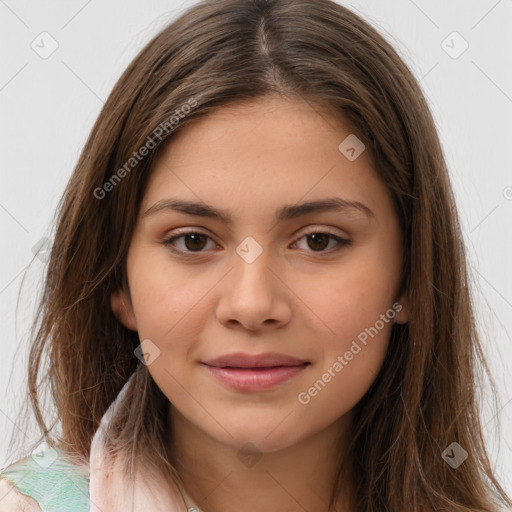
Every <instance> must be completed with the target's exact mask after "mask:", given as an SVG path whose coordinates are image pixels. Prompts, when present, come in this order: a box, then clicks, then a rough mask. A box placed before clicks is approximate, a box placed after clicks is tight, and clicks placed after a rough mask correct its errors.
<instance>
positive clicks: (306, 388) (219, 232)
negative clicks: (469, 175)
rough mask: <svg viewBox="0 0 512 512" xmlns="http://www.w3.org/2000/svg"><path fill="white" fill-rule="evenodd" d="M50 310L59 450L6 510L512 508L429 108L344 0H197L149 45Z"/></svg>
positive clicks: (111, 121) (63, 247)
mask: <svg viewBox="0 0 512 512" xmlns="http://www.w3.org/2000/svg"><path fill="white" fill-rule="evenodd" d="M37 319H38V321H37V323H36V325H35V329H34V337H33V345H32V350H31V354H30V369H29V370H30V373H29V387H30V392H31V393H30V398H31V400H32V405H33V407H34V410H35V413H36V417H37V420H38V422H39V424H40V426H41V428H42V430H43V436H42V437H43V438H44V440H45V441H46V443H47V444H48V449H47V450H46V451H44V452H42V453H40V454H38V455H37V454H35V455H33V456H29V457H26V458H24V459H22V460H20V461H18V462H17V463H16V464H14V465H12V466H11V467H9V468H6V469H5V470H4V471H3V473H2V476H3V480H0V481H1V482H2V489H3V494H4V495H5V496H4V498H3V500H2V501H0V508H1V509H2V511H3V510H9V511H12V510H21V507H23V506H24V507H26V509H27V510H48V511H50V510H59V511H60V512H62V511H64V510H73V511H74V512H76V511H81V510H83V511H87V510H91V511H107V510H108V511H114V512H117V511H126V510H137V511H142V510H144V511H147V510H151V511H164V510H166V511H168V510H180V511H185V510H187V508H188V509H189V510H201V511H203V512H234V511H240V510H244V511H249V512H253V511H262V510H264V511H265V512H277V511H289V512H292V511H299V510H307V511H309V512H326V511H339V512H352V511H364V512H370V511H372V512H377V511H387V512H391V511H393V512H399V511H400V512H403V511H404V510H407V511H410V512H427V511H429V512H430V511H441V510H443V511H458V512H462V511H464V512H469V511H495V510H499V508H500V506H504V505H507V506H510V505H512V502H511V501H510V498H509V497H508V496H507V495H506V493H505V492H504V490H503V489H502V488H501V487H500V484H499V483H498V481H497V479H496V478H495V476H494V475H493V471H492V468H491V465H490V463H489V460H488V457H487V454H486V449H485V446H484V443H483V440H482V427H481V424H480V420H479V410H478V402H477V386H478V383H479V381H478V380H477V371H476V370H477V367H478V366H477V365H478V364H479V363H483V364H484V367H485V368H486V366H485V359H484V358H483V355H482V349H481V345H480V342H479V339H478V336H477V332H476V328H475V322H474V318H473V311H472V304H471V294H470V283H469V282H468V278H467V273H466V261H465V249H464V244H463V240H462V236H461V230H460V225H459V220H458V215H457V211H456V207H455V203H454V198H453V193H452V189H451V185H450V181H449V176H448V172H447V168H446V164H445V161H444V157H443V153H442V150H441V146H440V143H439V139H438V135H437V133H436V129H435V125H434V122H433V120H432V116H431V113H430V111H429V108H428V105H427V102H426V100H425V98H424V96H423V94H422V92H421V89H420V87H419V86H418V83H417V81H416V80H415V78H414V77H413V75H412V74H411V72H410V71H409V69H408V68H407V67H406V65H405V64H404V63H403V62H402V60H401V59H400V58H399V56H398V55H397V53H396V52H395V50H394V49H393V48H392V47H391V46H390V45H389V44H388V43H387V42H386V41H385V40H384V38H383V37H382V36H381V35H379V33H378V32H377V31H376V30H375V29H374V28H372V27H371V26H369V25H368V24H367V23H366V22H365V21H363V20H362V19H361V18H360V17H358V16H356V15H355V14H354V13H352V12H351V11H350V10H348V9H347V8H345V7H342V6H341V5H338V4H336V3H334V2H332V1H330V0H314V1H311V0H308V1H306V0H267V1H265V0H254V1H247V0H211V1H204V2H201V3H198V4H196V5H195V6H194V7H192V8H190V9H189V10H188V11H187V12H186V13H184V14H183V15H182V16H180V17H179V18H178V19H177V20H175V21H174V22H173V23H172V24H170V25H169V26H168V27H166V28H165V29H164V30H163V31H161V32H160V33H159V34H158V35H157V36H156V37H155V38H154V39H153V40H152V41H151V42H150V43H149V44H148V45H147V46H146V47H145V48H144V49H143V50H142V52H141V53H140V54H139V55H138V56H137V57H136V58H135V59H134V61H133V62H132V63H131V64H130V66H129V67H128V69H127V70H126V72H125V73H124V74H123V76H122V77H121V78H120V80H119V81H118V83H117V84H116V86H115V87H114V90H113V91H112V93H111V95H110V97H109V98H108V100H107V102H106V104H105V106H104V108H103V110H102V112H101V114H100V116H99V118H98V120H97V122H96V124H95V126H94V127H93V130H92V133H91V135H90V137H89V139H88V141H87V143H86V145H85V147H84V150H83V152H82V155H81V157H80V160H79V162H78V164H77V166H76V169H75V171H74V173H73V175H72V177H71V180H70V182H69V185H68V187H67V189H66V191H65V194H64V196H63V199H62V202H61V204H60V205H59V216H58V221H57V229H56V235H55V240H54V244H53V248H52V252H51V258H50V261H49V266H48V272H47V275H46V286H45V292H44V295H43V297H42V301H41V304H40V308H39V311H38V317H37ZM45 357H48V359H49V363H50V364H49V366H48V368H45V367H44V364H43V361H44V358H45ZM42 370H46V372H45V374H44V376H45V378H44V379H43V380H42V381H41V379H40V378H39V376H40V374H41V372H42ZM44 386H48V388H47V389H49V390H50V391H51V397H52V399H53V401H54V405H55V410H56V413H57V418H56V421H57V423H58V424H59V426H60V432H58V433H55V432H54V426H55V422H54V425H51V426H50V427H48V426H47V421H46V420H45V418H44V414H43V411H42V406H41V403H42V402H41V393H42V391H44V389H45V388H44ZM30 507H32V508H30Z"/></svg>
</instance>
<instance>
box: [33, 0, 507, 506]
mask: <svg viewBox="0 0 512 512" xmlns="http://www.w3.org/2000/svg"><path fill="white" fill-rule="evenodd" d="M269 94H280V95H283V96H286V97H290V98H293V97H296V98H300V99H301V100H305V101H308V102H309V103H310V104H311V105H313V106H315V107H317V108H318V109H322V108H326V107H327V108H328V109H329V110H330V112H332V113H334V114H335V115H339V116H340V117H341V116H343V117H344V119H346V120H348V121H349V122H350V124H351V126H352V127H353V129H354V132H355V133H357V134H358V136H360V137H361V138H362V139H363V141H364V143H365V145H366V147H367V148H368V150H369V151H370V152H371V155H372V158H373V160H374V162H375V164H376V165H375V170H376V172H378V174H379V176H380V178H381V179H382V180H383V182H384V183H385V184H386V185H387V187H388V188H389V190H390V192H391V194H392V197H393V201H394V205H395V207H396V211H397V214H398V217H399V221H400V225H401V228H402V231H403V235H404V267H403V283H402V284H403V290H405V291H406V294H407V298H408V301H409V305H410V308H409V322H408V323H407V324H403V325H399V324H394V326H393V329H392V332H391V338H390V344H389V349H388V353H387V355H386V360H385V362H384V364H383V366H382V369H381V371H380V373H379V374H378V376H377V377H376V379H375V381H374V383H373V385H372V386H371V388H370V389H369V390H368V392H367V393H366V394H365V396H364V397H363V398H362V399H361V401H360V402H359V403H358V404H357V406H356V408H355V417H354V426H353V427H354V433H353V437H352V442H351V445H350V453H351V454H352V455H353V457H352V459H353V461H354V467H353V468H351V470H352V471H353V472H354V475H355V477H356V478H355V479H356V482H357V499H358V510H360V511H364V512H370V511H372V512H377V511H394V512H403V511H404V510H409V511H411V512H420V511H421V512H424V511H426V510H436V511H439V510H446V511H466V512H467V511H491V510H495V504H496V503H503V504H507V505H512V501H510V499H509V497H508V496H507V495H506V493H505V491H504V490H503V489H502V488H501V486H500V484H499V483H498V481H497V480H496V478H495V476H494V475H493V471H492V468H491V465H490V462H489V459H488V455H487V453H486V448H485V444H484V440H483V436H482V426H481V423H480V416H479V402H478V400H477V391H478V383H479V379H480V378H481V374H482V370H485V372H486V374H487V375H488V377H489V378H490V379H491V381H492V377H491V376H490V373H489V370H488V367H487V365H486V363H485V359H484V356H483V352H482V348H481V344H480V341H479V338H478V333H477V329H476V322H475V318H474V316H473V305H472V299H471V289H470V282H469V279H468V274H467V263H466V259H465V247H464V243H463V238H462V235H461V227H460V224H459V218H458V214H457V211H456V206H455V201H454V197H453V193H452V189H451V184H450V181H449V175H448V171H447V166H446V163H445V159H444V156H443V152H442V148H441V145H440V142H439V139H438V135H437V132H436V127H435V124H434V122H433V119H432V115H431V113H430V110H429V107H428V104H427V101H426V100H425V97H424V95H423V93H422V91H421V89H420V87H419V84H418V82H417V80H416V79H415V77H414V76H413V74H412V73H411V72H410V70H409V69H408V68H407V66H406V65H405V64H404V62H403V61H402V60H401V58H400V57H399V56H398V54H397V52H396V51H395V50H394V49H393V48H392V47H391V45H390V44H389V43H388V42H387V41H386V40H385V39H384V37H383V36H381V35H380V34H379V33H378V32H377V31H376V30H375V29H374V28H373V27H372V26H370V25H369V24H368V23H366V22H365V21H364V20H362V19H361V18H360V17H358V16H357V15H356V14H354V13H353V12H351V11H350V10H349V9H347V8H345V7H343V6H341V5H339V4H337V3H335V2H333V1H331V0H253V1H249V0H207V1H203V2H201V3H198V4H196V5H194V6H193V7H191V8H190V9H188V10H187V11H186V12H184V13H183V14H182V15H181V16H180V17H179V18H178V19H176V20H175V21H173V22H172V23H171V24H169V25H168V26H166V27H165V28H164V29H163V30H162V31H161V32H160V33H159V34H158V35H156V36H155V37H154V38H153V39H152V40H151V41H150V42H149V43H148V44H147V45H146V47H145V48H144V49H143V50H142V51H141V52H140V53H139V55H138V56H137V57H136V58H135V59H134V60H133V61H132V63H131V64H130V65H129V67H128V68H127V69H126V71H125V72H124V74H123V75H122V76H121V78H120V79H119V80H118V82H117V84H116V85H115V87H114V89H113V91H112V93H111V94H110V96H109V98H108V100H107V101H106V103H105V105H104V107H103V109H102V111H101V113H100V115H99V117H98V119H97V121H96V123H95V125H94V127H93V129H92V132H91V134H90V136H89V138H88V140H87V142H86V144H85V147H84V149H83V151H82V154H81V156H80V158H79V161H78V164H77V165H76V168H75V170H74V172H73V175H72V177H71V179H70V181H69V184H68V186H67V188H66V190H65V193H64V195H63V197H62V199H61V202H60V204H59V209H58V217H57V222H56V234H55V238H54V243H53V247H52V250H51V256H50V259H49V262H48V269H47V274H46V276H45V284H44V291H43V294H42V296H41V301H40V304H39V307H38V310H37V316H36V322H35V323H34V326H33V331H32V332H33V337H32V344H31V351H30V357H29V368H28V370H29V393H30V395H29V396H30V401H31V402H30V403H31V405H32V408H33V411H34V413H35V416H36V420H37V422H38V424H39V426H40V428H41V429H42V438H44V439H45V440H46V442H48V444H50V445H55V446H56V445H59V446H60V447H63V448H65V449H66V450H67V451H68V452H69V453H74V454H78V455H79V456H81V457H83V459H84V460H87V459H88V457H89V450H90V444H91V439H92V436H93V434H94V432H95V430H96V429H97V428H98V425H99V422H100V419H101V417H102V415H103V414H104V413H105V411H106V409H107V408H108V406H109V404H110V403H111V402H112V400H113V399H114V398H115V397H116V395H117V394H118V393H119V391H120V389H121V387H122V386H123V384H124V383H125V382H126V381H127V379H128V378H129V377H130V376H131V375H132V374H134V373H135V378H134V380H133V382H134V385H133V386H132V387H131V388H130V390H129V393H128V395H127V398H126V404H127V407H126V410H125V411H124V413H123V417H122V428H120V429H119V432H118V433H117V437H116V439H115V446H117V447H118V448H119V449H121V447H122V448H123V449H127V450H130V451H131V453H132V454H133V455H134V458H135V457H137V456H138V455H139V454H144V458H145V459H146V460H149V461H151V463H152V464H154V465H155V466H157V467H158V468H159V469H161V470H163V471H166V472H168V474H170V475H173V478H179V476H178V475H176V474H175V472H174V470H173V468H172V466H171V464H170V462H169V461H168V460H167V458H166V457H165V456H164V455H163V454H165V453H166V452H165V448H164V446H165V444H164V442H165V436H166V435H169V432H168V425H167V420H166V414H167V407H168V400H167V399H166V397H165V396H164V395H163V393H162V392H161V390H160V389H159V388H158V387H157V386H156V384H155V383H154V381H153V380H152V378H151V376H150V375H149V372H148V371H147V368H146V367H145V366H144V365H142V364H141V363H140V362H139V360H138V359H137V358H136V357H135V356H134V350H135V349H136V348H137V347H138V345H139V339H138V336H137V333H135V332H132V331H130V330H128V329H126V328H125V327H123V326H122V325H121V324H120V323H119V321H118V320H117V319H116V318H115V317H114V315H113V313H112V311H111V307H110V294H111V293H112V292H113V291H114V290H118V289H120V288H121V287H123V286H124V287H127V280H126V273H125V259H126V255H127V251H128V247H129V244H130V239H131V235H132V232H133V230H134V226H135V222H136V219H137V215H138V209H139V206H140V201H141V198H142V196H143V194H144V190H145V186H146V183H147V181H148V176H149V173H150V172H151V168H152V162H153V161H154V159H155V158H156V155H157V154H158V153H159V151H161V149H162V148H163V147H165V144H164V143H165V142H168V141H169V140H170V139H171V138H172V136H173V134H174V133H175V132H176V131H178V130H182V129H184V128H185V127H186V126H187V123H188V122H190V121H191V120H193V119H195V118H197V117H198V116H204V115H207V114H208V113H209V112H213V111H215V110H217V109H220V108H222V107H223V106H224V105H226V104H228V103H230V102H233V101H237V102H239V101H244V100H250V99H256V98H261V97H264V96H266V95H269ZM187 104H188V105H189V108H188V109H187V108H185V105H187ZM149 140H151V141H152V142H153V143H154V144H153V146H154V147H152V148H151V149H150V150H149V151H147V152H146V154H145V155H144V156H143V158H139V157H136V156H134V155H135V154H137V155H139V156H140V154H141V152H140V148H142V147H143V146H145V145H146V147H148V145H149ZM132 159H135V160H136V163H134V162H135V160H132ZM121 169H124V172H123V171H122V170H121ZM45 356H46V357H47V358H48V360H49V361H50V364H49V365H48V369H47V372H46V373H45V375H44V378H43V379H42V380H41V381H39V379H38V377H39V374H40V373H41V370H42V368H43V367H44V365H43V362H44V357H45ZM45 389H46V390H50V391H49V392H50V393H51V398H52V399H53V402H54V405H55V411H56V417H55V421H54V424H53V425H52V426H51V427H50V428H48V427H47V424H46V422H45V419H44V415H43V410H42V407H41V405H40V404H41V395H42V393H43V391H44V390H45ZM119 421H120V425H121V420H119ZM56 423H58V425H59V426H60V429H61V433H60V434H59V435H55V434H54V432H53V430H54V427H55V424H56ZM453 442H457V443H458V444H459V445H460V446H461V447H462V448H463V449H464V450H465V451H466V452H467V453H468V454H469V456H468V458H467V460H465V461H464V462H463V463H462V464H461V465H460V466H459V467H458V468H457V469H454V468H453V467H451V466H450V465H449V464H448V463H447V462H446V461H445V460H444V459H443V457H442V453H443V451H444V450H445V449H446V448H447V447H449V446H450V445H451V444H452V443H453ZM341 472H342V463H341V461H340V471H339V473H338V475H337V476H336V480H335V485H334V486H333V489H332V496H331V502H330V505H331V507H334V506H335V505H336V502H337V497H338V496H339V495H340V491H341V488H342V477H341V474H342V473H341Z"/></svg>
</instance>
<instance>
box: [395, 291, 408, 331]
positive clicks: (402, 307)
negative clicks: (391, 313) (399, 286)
mask: <svg viewBox="0 0 512 512" xmlns="http://www.w3.org/2000/svg"><path fill="white" fill-rule="evenodd" d="M393 309H394V310H395V323H396V324H406V323H407V322H408V321H409V301H408V299H407V297H406V295H405V294H404V295H401V296H400V298H399V299H397V300H396V301H395V303H394V304H393Z"/></svg>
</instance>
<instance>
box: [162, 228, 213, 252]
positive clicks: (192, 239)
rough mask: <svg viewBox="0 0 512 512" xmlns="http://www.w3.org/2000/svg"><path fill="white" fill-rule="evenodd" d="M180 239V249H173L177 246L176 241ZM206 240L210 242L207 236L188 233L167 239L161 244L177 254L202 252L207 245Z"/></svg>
mask: <svg viewBox="0 0 512 512" xmlns="http://www.w3.org/2000/svg"><path fill="white" fill-rule="evenodd" d="M180 239H183V240H182V242H183V243H182V245H181V247H178V248H175V246H176V245H177V244H176V241H177V240H180ZM208 240H211V239H210V237H209V236H206V235H204V234H202V233H197V232H192V231H191V232H190V233H183V234H181V235H176V236H173V237H171V238H168V239H167V240H164V241H163V244H164V245H165V246H166V247H169V249H171V250H172V251H173V252H177V253H187V252H202V250H203V249H204V248H205V246H206V245H207V243H208Z"/></svg>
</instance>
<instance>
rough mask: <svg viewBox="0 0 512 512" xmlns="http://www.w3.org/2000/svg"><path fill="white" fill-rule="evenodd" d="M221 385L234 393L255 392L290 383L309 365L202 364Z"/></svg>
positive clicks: (306, 363) (307, 363)
mask: <svg viewBox="0 0 512 512" xmlns="http://www.w3.org/2000/svg"><path fill="white" fill-rule="evenodd" d="M202 364H203V365H204V366H205V367H206V369H207V370H208V372H209V374H210V375H212V376H213V377H214V378H215V379H216V380H217V381H218V382H220V383H221V384H222V385H224V386H226V387H228V388H229V389H232V390H236V391H246V392H257V391H264V390H268V389H272V388H275V387H277V386H279V385H282V384H285V383H286V382H288V381H290V380H291V379H293V378H294V377H296V376H297V375H299V374H300V373H302V372H303V371H305V369H306V368H307V367H308V366H310V365H311V363H309V362H304V363H300V364H286V365H276V366H253V367H240V366H212V365H208V364H205V363H202Z"/></svg>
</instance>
